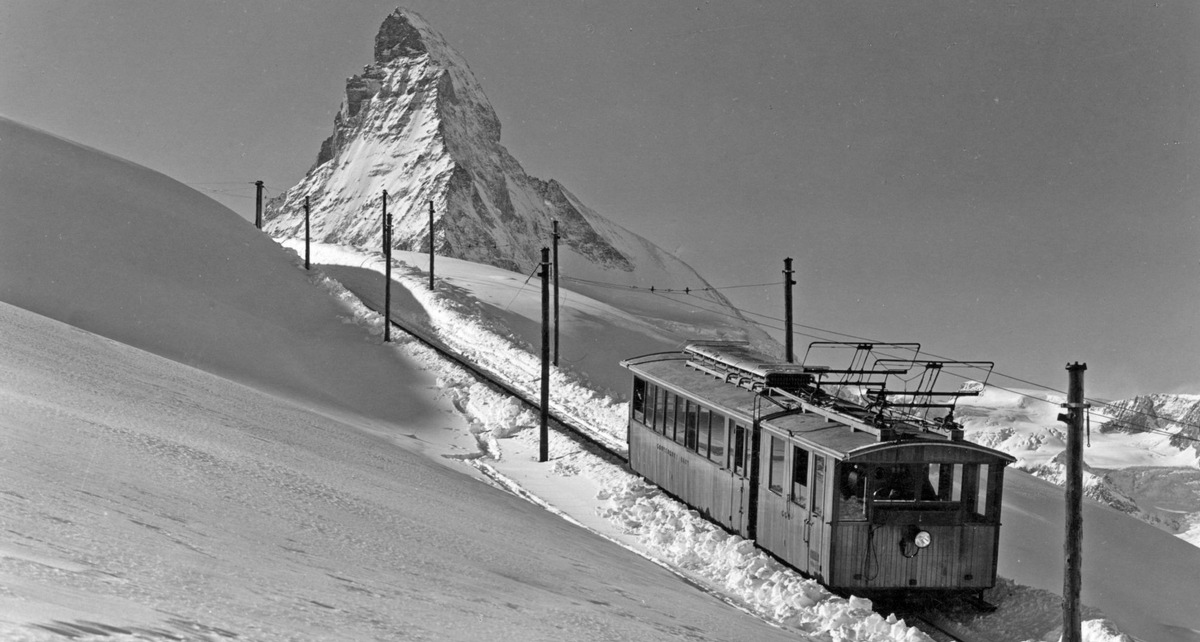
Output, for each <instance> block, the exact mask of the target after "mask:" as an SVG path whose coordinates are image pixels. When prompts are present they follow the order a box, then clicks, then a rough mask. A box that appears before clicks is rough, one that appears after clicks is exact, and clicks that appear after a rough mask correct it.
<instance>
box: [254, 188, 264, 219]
mask: <svg viewBox="0 0 1200 642" xmlns="http://www.w3.org/2000/svg"><path fill="white" fill-rule="evenodd" d="M262 194H263V182H262V181H254V227H257V228H258V229H260V230H261V229H262Z"/></svg>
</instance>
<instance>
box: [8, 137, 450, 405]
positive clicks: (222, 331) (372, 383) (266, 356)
mask: <svg viewBox="0 0 1200 642" xmlns="http://www.w3.org/2000/svg"><path fill="white" fill-rule="evenodd" d="M0 195H2V196H0V301H6V302H8V303H11V304H13V305H16V306H19V307H22V308H25V309H27V310H31V311H33V312H37V313H38V314H42V315H45V316H48V317H51V318H54V319H58V320H60V321H63V322H65V323H69V324H71V325H74V326H76V327H79V328H82V329H85V330H88V331H91V332H95V333H97V334H100V335H102V336H106V337H109V338H111V339H115V340H117V341H120V342H122V343H126V344H129V345H133V346H137V347H139V348H142V349H144V350H148V351H150V352H153V353H155V354H158V355H161V356H164V357H167V358H168V359H173V360H175V361H179V362H180V363H185V364H188V365H191V366H196V367H198V368H202V369H205V370H208V371H210V372H215V373H218V374H220V375H222V376H225V377H228V378H231V379H233V380H235V381H239V382H242V383H246V384H248V385H255V386H259V387H261V388H262V389H267V390H271V391H273V392H276V393H280V394H286V395H289V396H291V397H293V398H297V399H303V400H305V402H306V403H312V404H314V405H317V406H321V407H325V408H330V409H344V410H347V411H350V412H354V413H355V414H359V415H363V416H368V417H375V418H390V417H396V416H401V415H413V416H415V417H420V416H424V415H425V413H427V412H430V410H429V408H428V406H429V405H428V404H427V403H426V402H425V401H424V399H422V398H421V397H420V396H418V395H412V394H396V391H394V390H390V389H389V387H388V386H387V385H386V384H384V383H376V382H387V381H391V380H396V379H399V378H402V377H407V376H409V374H410V372H411V367H408V366H406V365H405V364H404V363H403V360H402V359H395V358H393V359H380V358H378V356H374V353H373V351H372V349H371V347H370V346H369V345H367V344H365V343H364V342H363V340H362V336H361V334H360V332H358V331H357V330H356V329H355V328H353V327H350V326H347V325H345V324H341V323H338V322H337V321H336V319H337V318H338V316H339V315H341V316H344V315H345V314H346V312H345V310H344V309H343V308H341V307H339V306H338V305H337V303H336V302H334V301H331V300H330V299H329V298H328V297H325V296H322V295H321V294H320V293H319V292H316V291H314V290H313V288H312V286H311V284H310V283H309V281H308V276H306V275H305V274H303V273H302V272H298V271H297V270H296V269H295V263H294V260H295V257H294V256H290V255H288V254H287V253H286V252H284V251H282V250H281V249H280V248H279V246H278V245H276V244H275V243H274V242H272V241H271V240H270V239H269V238H266V237H265V236H264V235H262V234H260V233H258V232H257V231H256V230H255V229H254V228H253V226H251V225H246V224H245V221H244V220H242V219H241V218H240V217H239V216H237V215H236V214H235V213H233V212H232V211H230V210H229V209H227V208H225V207H224V206H222V205H220V204H218V203H217V202H215V201H213V200H212V199H209V198H208V197H206V196H203V195H201V194H199V193H198V192H196V191H194V190H192V189H191V188H189V187H187V186H185V185H183V184H182V183H179V182H176V181H174V180H172V179H170V178H168V177H166V176H163V175H162V174H159V173H157V172H153V171H151V170H148V169H146V168H144V167H140V166H137V165H134V164H133V163H130V162H128V161H125V160H122V159H119V158H115V157H112V156H109V155H107V154H103V153H101V152H97V151H96V150H92V149H87V148H85V147H82V146H79V145H76V144H74V143H71V142H68V141H65V140H62V139H59V138H56V137H54V136H51V135H49V134H46V133H44V132H39V131H35V130H32V129H29V128H27V127H24V126H21V125H19V124H17V123H14V122H12V121H10V120H7V119H3V118H0ZM248 355H253V358H248ZM351 364H353V366H351ZM360 374H361V375H362V376H363V380H364V381H365V383H364V381H359V380H358V378H359V375H360Z"/></svg>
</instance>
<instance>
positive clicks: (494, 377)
mask: <svg viewBox="0 0 1200 642" xmlns="http://www.w3.org/2000/svg"><path fill="white" fill-rule="evenodd" d="M343 287H345V288H346V289H347V290H349V291H350V292H351V293H353V294H354V296H356V297H358V299H359V301H361V302H362V304H363V305H364V306H366V307H367V308H370V309H371V310H373V311H374V312H377V313H379V314H383V312H382V310H381V309H380V308H381V307H382V306H380V305H379V304H378V302H377V301H376V300H375V297H374V296H373V295H372V294H371V293H367V292H362V291H360V289H359V288H356V287H352V286H346V285H343ZM391 324H392V326H393V327H395V328H397V329H399V330H400V331H402V332H404V333H405V334H408V335H410V336H412V337H413V338H414V339H416V340H417V341H419V342H420V343H421V344H423V345H425V346H427V347H428V348H430V349H432V350H433V351H434V352H436V353H438V354H439V355H441V356H442V357H445V358H446V359H449V360H450V361H452V362H454V363H455V364H457V365H459V366H461V367H462V368H463V369H465V370H467V371H468V372H470V373H471V374H472V375H473V376H475V377H477V378H478V379H481V380H483V381H485V382H487V383H488V384H489V385H491V386H494V387H495V388H496V389H498V390H501V391H503V392H504V393H505V394H507V395H510V396H511V397H513V398H514V399H517V400H518V401H520V402H521V403H523V404H525V405H526V406H528V407H529V408H531V409H533V410H539V411H540V410H541V406H540V405H539V402H538V401H537V400H536V399H534V398H533V397H532V396H531V395H530V393H528V392H526V391H523V390H521V389H519V388H516V387H515V386H512V385H511V384H509V383H508V382H506V381H504V380H503V379H502V378H501V377H500V375H498V374H497V373H494V372H492V371H490V370H488V369H487V368H485V367H483V366H480V365H479V364H477V363H475V362H473V361H471V360H470V359H468V358H467V357H465V356H463V355H462V354H459V353H458V352H457V351H456V350H454V349H453V348H451V347H450V346H448V345H446V344H445V343H444V342H442V341H441V340H439V339H438V338H437V337H434V336H431V335H430V334H428V333H427V332H425V331H423V330H421V329H419V328H416V327H413V326H412V324H410V323H408V322H406V321H404V320H400V319H396V318H395V317H392V318H391ZM547 414H549V416H550V419H551V420H552V421H553V422H554V423H555V425H556V426H557V427H559V428H561V429H562V430H564V431H566V432H569V433H571V434H573V435H574V436H576V437H578V438H579V439H582V440H584V441H586V442H587V443H588V444H590V445H592V446H594V447H596V448H599V449H601V450H603V451H604V452H605V453H606V454H608V455H610V456H612V457H615V458H617V459H619V460H621V461H628V456H627V453H625V452H622V451H620V450H618V449H616V448H614V447H613V445H612V444H611V443H608V442H607V441H605V440H604V439H602V438H600V437H597V435H596V432H595V431H593V430H590V429H588V428H585V427H584V426H582V425H581V424H580V422H578V421H577V420H575V419H574V418H572V417H569V416H566V415H564V414H563V413H562V412H559V411H557V410H555V409H554V408H551V409H550V410H549V412H548V413H547Z"/></svg>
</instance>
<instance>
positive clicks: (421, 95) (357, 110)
mask: <svg viewBox="0 0 1200 642" xmlns="http://www.w3.org/2000/svg"><path fill="white" fill-rule="evenodd" d="M384 190H387V192H388V195H389V196H388V209H389V211H390V212H391V213H392V216H393V219H394V225H395V228H394V229H395V233H394V236H393V247H395V248H396V249H400V250H411V251H419V252H426V251H428V249H429V244H430V238H429V204H430V203H431V202H432V204H433V210H434V219H435V228H436V231H435V234H434V239H433V243H434V244H435V248H436V251H437V253H438V254H441V255H444V256H452V257H456V258H462V259H467V260H471V261H476V262H481V263H487V264H491V265H495V266H498V267H504V268H507V269H511V270H514V271H518V272H522V273H527V272H530V271H531V270H532V269H533V267H534V266H535V265H536V264H537V262H538V261H539V260H540V249H541V248H542V247H544V246H546V245H548V244H549V235H550V229H551V221H553V220H557V221H558V222H559V231H560V235H561V238H562V240H561V241H560V243H561V244H562V245H561V247H562V249H564V250H568V251H570V252H572V253H573V254H575V255H577V256H576V257H575V258H578V259H583V263H586V264H588V266H589V268H599V269H601V270H603V271H604V272H606V273H624V278H621V279H620V280H621V281H625V282H628V281H629V280H630V279H631V278H633V279H634V280H637V279H636V278H635V277H634V268H635V264H636V263H638V262H646V259H648V260H649V262H650V263H655V264H658V265H656V268H662V267H663V266H666V267H667V268H668V272H671V273H674V274H675V275H676V276H678V277H680V278H681V279H683V280H684V281H685V282H681V283H679V285H686V284H687V282H690V283H697V282H699V283H703V281H702V280H700V278H699V276H698V275H697V274H696V273H695V272H694V271H693V270H691V268H689V267H687V266H686V265H684V264H683V263H681V262H680V261H678V260H677V259H675V258H674V257H671V256H669V255H668V254H667V253H666V252H664V251H662V250H660V249H658V248H657V247H654V246H653V245H652V244H650V243H649V242H648V241H646V240H645V239H642V238H641V237H638V236H637V235H635V234H633V233H631V232H629V231H627V230H624V229H622V228H619V227H618V226H615V225H613V224H612V223H611V222H609V221H606V220H604V219H603V218H602V217H600V216H599V215H598V214H597V213H595V212H594V211H592V210H590V209H588V208H587V207H585V206H583V205H582V204H581V203H580V202H579V200H578V199H577V198H575V197H574V196H573V195H572V194H570V193H569V192H568V191H567V190H566V189H565V188H564V187H563V186H562V185H560V184H559V183H557V182H556V181H553V180H550V181H544V180H540V179H537V178H534V177H531V176H529V175H527V174H526V173H525V171H524V170H523V169H522V168H521V165H520V164H519V163H518V162H517V161H516V160H515V159H514V158H513V157H512V156H511V155H510V154H509V153H508V151H507V150H506V149H505V148H504V147H503V146H502V145H501V144H500V121H499V119H498V118H497V117H496V113H495V111H494V110H493V109H492V107H491V105H490V104H488V101H487V98H486V97H485V96H484V93H483V91H482V89H481V88H480V86H479V83H478V81H476V79H475V77H474V76H473V75H472V73H471V71H470V69H469V67H468V66H467V64H466V62H465V61H464V60H463V59H462V58H461V56H460V55H459V54H458V53H457V52H455V51H454V50H453V49H452V48H451V47H450V46H449V45H448V44H447V43H446V42H445V40H444V39H443V38H442V37H441V36H440V35H438V34H437V33H436V32H434V31H433V30H432V29H431V28H430V27H429V26H428V25H427V24H426V23H425V21H424V20H423V19H421V18H420V16H418V15H416V14H415V13H413V12H411V11H407V10H404V9H397V10H396V11H395V12H394V13H392V14H391V15H389V16H388V17H387V19H386V20H384V22H383V25H382V26H381V27H380V29H379V33H378V35H376V37H375V60H374V61H373V62H372V63H371V64H369V65H367V66H366V67H364V69H363V72H362V73H361V74H356V75H354V76H352V77H350V78H349V79H348V80H347V81H346V98H345V102H344V103H343V104H342V108H341V110H340V111H339V112H338V114H337V116H336V117H335V119H334V131H333V134H332V135H331V136H330V137H329V138H328V139H327V140H326V141H325V142H324V143H322V144H321V149H320V151H319V153H318V155H317V161H316V164H315V165H314V166H313V167H312V169H311V170H310V171H309V173H308V175H307V176H306V177H305V179H304V180H303V181H302V182H301V183H300V184H298V185H296V186H295V187H293V188H291V189H289V190H288V191H287V192H285V193H284V194H282V195H280V196H279V197H277V198H275V199H273V200H272V201H270V202H269V203H268V204H267V207H266V212H265V217H264V218H265V225H264V227H265V229H266V230H267V231H268V232H269V233H271V234H273V235H277V236H301V235H303V233H304V210H303V206H304V197H305V195H307V196H309V198H310V202H311V207H312V212H313V215H312V220H313V225H312V234H313V238H314V240H317V241H323V242H330V243H339V244H347V245H353V246H358V247H363V248H370V249H374V248H378V247H380V243H381V239H382V227H381V213H382V203H381V199H382V196H383V191H384ZM647 254H648V255H649V256H646V255H647ZM576 264H577V266H578V265H580V263H579V261H576ZM639 267H640V266H639ZM588 271H589V272H591V270H590V269H589V270H588ZM651 272H659V273H660V274H658V275H657V276H659V277H661V276H662V275H661V269H656V270H651ZM591 275H592V276H595V273H594V272H592V273H591ZM660 287H662V286H660ZM692 287H695V286H692Z"/></svg>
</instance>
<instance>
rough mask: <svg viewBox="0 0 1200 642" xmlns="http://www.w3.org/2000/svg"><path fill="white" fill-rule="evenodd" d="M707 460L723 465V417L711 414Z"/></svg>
mask: <svg viewBox="0 0 1200 642" xmlns="http://www.w3.org/2000/svg"><path fill="white" fill-rule="evenodd" d="M708 458H709V459H711V460H713V461H715V462H717V463H719V464H721V465H724V464H725V417H724V416H723V415H719V414H717V413H715V412H714V413H712V435H711V436H710V437H709V439H708Z"/></svg>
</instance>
